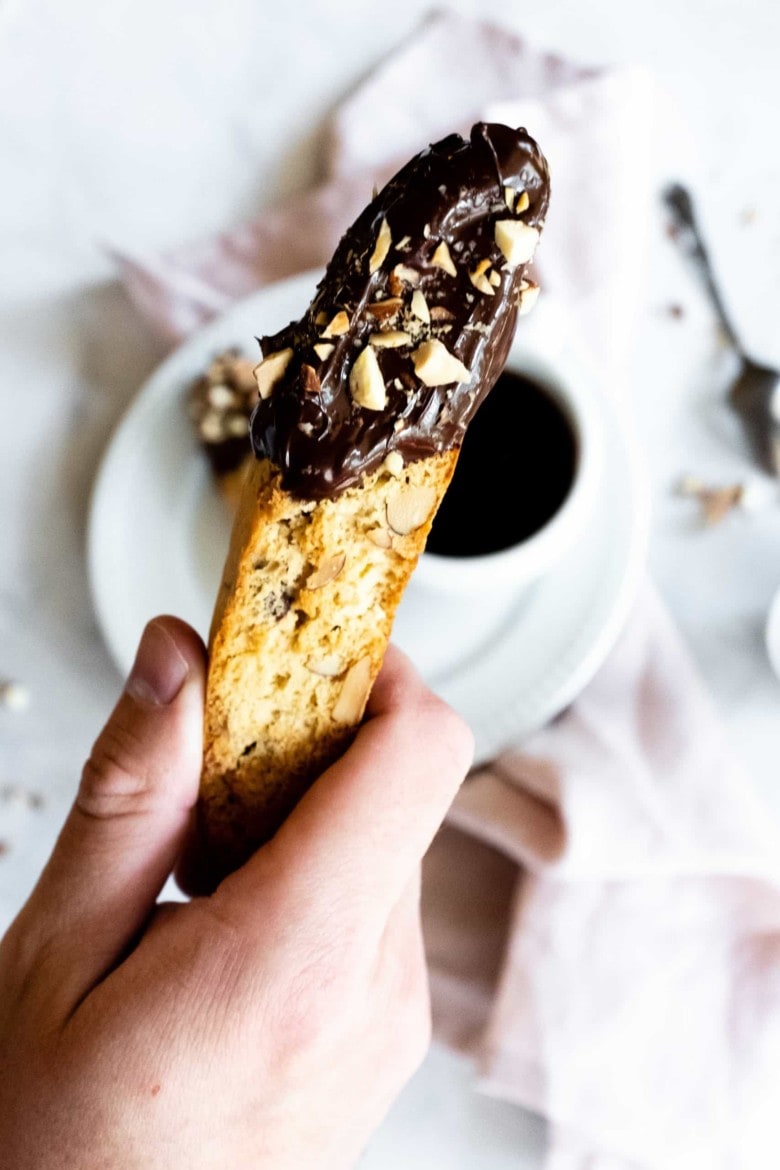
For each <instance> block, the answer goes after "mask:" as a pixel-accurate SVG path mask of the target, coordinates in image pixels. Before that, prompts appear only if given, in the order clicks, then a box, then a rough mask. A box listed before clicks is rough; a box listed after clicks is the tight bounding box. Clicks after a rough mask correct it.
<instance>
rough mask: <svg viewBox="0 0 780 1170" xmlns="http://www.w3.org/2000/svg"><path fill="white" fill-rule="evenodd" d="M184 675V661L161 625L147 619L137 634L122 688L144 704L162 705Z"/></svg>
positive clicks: (169, 699)
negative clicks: (136, 641)
mask: <svg viewBox="0 0 780 1170" xmlns="http://www.w3.org/2000/svg"><path fill="white" fill-rule="evenodd" d="M188 674H189V666H188V664H187V660H186V658H184V656H183V655H182V653H181V652H180V650H179V648H178V646H177V645H176V643H175V641H174V640H173V638H172V637H171V635H170V634H169V633H168V631H167V630H166V629H165V626H162V625H160V624H159V623H158V622H150V623H149V625H148V626H147V627H146V629H145V630H144V632H143V635H142V637H141V644H140V646H139V647H138V653H137V654H136V656H135V662H134V663H133V669H132V670H131V671H130V677H129V678H128V680H127V686H126V687H125V690H126V691H127V692H128V694H131V695H132V696H133V697H134V698H136V699H141V700H142V701H143V702H144V703H155V704H156V705H157V706H162V707H164V706H167V704H168V703H172V702H173V700H174V699H175V698H176V696H177V695H178V693H179V691H180V690H181V688H182V687H183V686H184V680H185V679H186V677H187V675H188Z"/></svg>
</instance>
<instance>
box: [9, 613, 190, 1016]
mask: <svg viewBox="0 0 780 1170" xmlns="http://www.w3.org/2000/svg"><path fill="white" fill-rule="evenodd" d="M204 676H205V651H204V648H203V643H202V642H201V640H200V638H199V637H198V635H197V634H196V633H195V632H194V630H192V629H190V627H189V626H187V625H185V624H184V622H181V621H178V620H177V619H176V618H170V617H162V618H155V619H154V621H152V622H150V623H149V625H148V626H147V627H146V629H145V630H144V633H143V636H142V638H141V643H140V646H139V648H138V653H137V655H136V659H135V663H134V664H133V668H132V670H131V672H130V677H129V678H128V681H127V685H126V686H125V690H124V692H123V694H122V695H121V697H120V699H119V702H118V703H117V705H116V707H115V708H114V711H113V713H112V715H111V717H110V719H109V720H108V723H107V724H106V726H105V727H104V728H103V731H102V732H101V733H100V735H99V737H98V739H97V741H96V743H95V746H94V747H93V749H92V753H91V755H90V758H89V760H88V761H87V764H86V765H85V767H84V772H83V775H82V779H81V785H80V787H79V791H78V795H77V797H76V800H75V803H74V805H73V808H72V809H71V812H70V814H69V816H68V818H67V820H66V822H65V825H64V826H63V829H62V832H61V834H60V837H59V840H58V841H57V844H56V846H55V848H54V852H53V854H52V856H51V858H50V860H49V863H48V865H47V866H46V868H45V870H44V872H43V874H42V875H41V878H40V881H39V882H38V885H37V886H36V888H35V891H34V892H33V895H32V897H31V899H30V901H29V902H28V904H27V906H26V907H25V909H24V911H23V914H22V918H23V919H24V921H23V922H20V923H19V924H18V925H19V926H20V928H21V929H22V930H23V931H24V932H25V934H26V935H27V938H26V944H27V945H26V947H25V950H27V951H28V952H29V951H30V950H31V952H32V957H34V955H35V952H36V950H37V949H39V948H40V949H42V950H43V952H44V953H45V955H46V956H47V957H48V958H49V959H50V960H51V961H53V962H56V963H57V966H58V969H59V971H60V972H61V975H62V979H61V980H60V990H61V993H62V994H63V995H64V996H65V997H66V998H69V999H70V1000H71V1002H76V1001H78V1000H79V999H80V998H81V997H82V996H83V995H84V994H85V992H86V991H87V990H89V988H90V987H92V986H93V985H94V984H95V983H96V982H97V981H98V980H99V979H100V978H101V977H102V976H103V975H104V974H105V973H106V972H107V971H108V970H109V969H110V968H111V967H112V966H113V965H114V964H115V963H116V962H117V961H118V959H119V958H120V957H121V955H122V953H123V952H124V951H125V950H126V948H127V947H128V946H129V945H130V944H131V943H132V941H133V939H134V938H135V937H136V936H137V934H138V932H139V931H140V929H141V928H142V926H143V924H144V922H145V920H146V918H147V917H148V915H149V913H150V911H151V909H152V906H153V905H154V902H155V899H156V898H157V895H158V894H159V892H160V889H161V888H162V886H163V884H164V882H165V880H166V878H167V877H168V874H169V873H170V872H171V869H172V867H173V864H174V862H175V860H176V855H177V853H178V852H179V849H180V847H181V842H182V838H183V836H184V833H185V830H186V827H187V822H188V818H189V814H190V810H191V808H192V806H193V804H194V802H195V799H196V797H197V791H198V781H199V777H200V767H201V750H202V749H201V744H202V723H203V690H204ZM63 980H64V981H65V983H66V984H67V986H63V985H62V981H63ZM58 998H59V997H58Z"/></svg>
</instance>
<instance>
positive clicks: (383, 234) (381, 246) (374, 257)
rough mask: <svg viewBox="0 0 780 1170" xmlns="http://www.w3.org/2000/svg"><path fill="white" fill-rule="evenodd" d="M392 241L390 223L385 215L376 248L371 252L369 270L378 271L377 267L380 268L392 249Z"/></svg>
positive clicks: (380, 226)
mask: <svg viewBox="0 0 780 1170" xmlns="http://www.w3.org/2000/svg"><path fill="white" fill-rule="evenodd" d="M392 242H393V237H392V236H391V234H390V225H389V224H388V222H387V220H386V219H385V218H384V217H383V219H382V222H381V224H380V225H379V233H378V235H377V237H376V244H375V245H374V250H373V252H372V253H371V259H370V260H369V262H368V271H369V272H376V270H377V268H379V267H380V266H381V265H382V264H383V263H384V260H385V257H386V256H387V253H388V252H389V251H390V245H391V244H392Z"/></svg>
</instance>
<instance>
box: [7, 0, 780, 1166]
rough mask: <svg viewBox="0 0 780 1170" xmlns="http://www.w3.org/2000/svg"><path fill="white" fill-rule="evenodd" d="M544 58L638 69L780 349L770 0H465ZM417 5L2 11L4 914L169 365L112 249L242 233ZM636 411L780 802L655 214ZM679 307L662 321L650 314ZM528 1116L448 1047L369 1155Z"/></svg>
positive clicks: (514, 1155) (737, 289) (114, 682)
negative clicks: (23, 702) (113, 455)
mask: <svg viewBox="0 0 780 1170" xmlns="http://www.w3.org/2000/svg"><path fill="white" fill-rule="evenodd" d="M452 7H454V8H456V9H459V10H461V11H463V12H468V13H472V14H475V13H477V12H479V13H480V14H482V15H492V16H494V17H496V18H500V19H502V20H503V21H504V22H505V23H508V24H510V25H512V26H513V27H515V28H517V29H518V30H519V31H521V32H523V33H524V34H525V35H527V36H528V37H530V38H531V39H532V40H534V41H535V42H537V43H538V44H540V45H545V46H549V47H552V48H557V49H558V50H559V51H561V52H564V53H568V54H571V55H574V56H576V57H578V58H580V59H585V60H589V61H592V62H609V61H631V60H638V61H642V62H644V63H645V64H647V65H648V66H650V67H651V68H652V69H653V70H654V71H655V72H656V73H657V74H658V76H659V77H660V78H661V80H662V81H663V82H664V83H665V85H666V87H667V88H668V90H669V91H670V93H671V94H672V96H673V98H674V99H675V101H676V102H677V104H678V107H679V110H680V115H681V117H682V118H684V119H686V120H687V122H688V123H689V126H690V129H691V141H692V142H693V143H695V144H696V147H695V152H694V156H692V157H691V159H690V160H689V162H688V169H689V171H690V173H691V174H693V175H694V176H695V177H696V179H697V190H698V191H699V193H700V196H701V202H702V212H703V216H704V219H705V222H706V226H707V229H708V231H709V233H710V235H711V238H712V246H713V252H714V254H715V256H716V259H717V261H718V263H719V265H720V268H721V271H722V273H723V276H724V278H725V281H726V287H727V290H728V294H729V296H730V298H731V300H732V303H733V306H734V310H735V313H736V315H737V317H738V319H739V321H740V323H741V324H742V326H743V328H744V330H745V334H746V336H747V338H748V340H749V342H750V344H751V345H752V346H753V347H754V348H755V350H756V351H757V352H758V353H759V354H760V355H761V356H763V357H764V358H774V359H775V360H776V361H777V362H778V363H780V340H778V338H780V334H778V330H777V326H776V314H777V308H778V302H779V300H780V297H779V295H778V294H780V219H779V218H778V213H777V208H778V207H779V206H780V162H778V153H777V147H776V119H777V112H778V109H780V73H778V70H777V68H776V52H777V45H778V43H780V35H779V34H780V27H779V26H780V21H779V18H778V9H777V6H776V5H775V4H774V0H742V2H741V3H739V4H737V3H734V2H732V0H688V3H687V4H685V5H683V4H680V3H679V0H674V2H672V0H654V2H650V0H635V2H634V3H633V4H631V5H630V6H628V5H625V4H623V3H620V0H590V2H589V3H588V4H587V5H582V4H576V3H574V2H573V0H544V3H542V2H541V0H528V2H527V3H525V4H523V5H519V4H507V3H506V0H481V3H479V4H478V3H476V2H474V3H468V2H466V0H461V2H459V3H455V4H453V5H452ZM426 9H427V5H425V4H420V3H416V2H414V0H394V2H393V3H392V4H391V5H380V4H373V3H372V4H365V3H357V2H356V0H329V3H327V4H325V3H321V4H317V3H316V2H315V0H299V3H297V4H295V5H286V6H283V5H277V6H274V8H273V15H268V14H267V13H269V12H270V11H271V7H270V6H267V5H264V4H263V5H261V4H258V3H257V2H256V0H221V2H219V3H218V2H217V0H166V2H165V3H164V4H160V3H159V0H155V2H153V0H114V2H113V3H111V4H104V5H98V4H95V3H94V2H93V0H71V2H70V3H69V4H68V5H61V4H56V3H55V2H54V0H5V3H4V4H0V158H1V159H2V160H3V161H2V182H1V183H0V273H1V274H2V279H0V403H2V418H3V425H2V428H0V491H1V492H2V497H1V500H2V502H1V503H0V675H9V676H12V677H18V678H20V679H22V680H23V681H24V682H25V683H26V684H27V685H28V686H29V688H30V690H31V693H32V700H33V701H32V704H31V707H30V709H29V711H28V712H26V713H24V714H12V713H10V712H7V711H0V788H2V789H3V790H4V792H6V796H7V794H8V793H7V788H8V786H11V788H13V787H14V786H22V788H23V789H25V790H26V791H28V792H34V793H40V794H41V795H42V796H43V797H44V798H45V806H44V808H42V809H40V808H31V807H29V806H28V804H27V803H26V801H25V800H24V799H21V798H20V797H19V794H17V797H16V798H15V799H4V800H2V801H0V839H2V840H3V841H4V842H6V843H7V846H8V851H7V852H6V853H5V854H4V855H2V856H0V925H2V924H3V923H4V922H5V921H7V920H8V918H9V917H10V916H11V914H12V913H13V912H14V909H15V908H16V907H17V906H18V904H19V903H20V901H21V900H22V899H23V897H24V895H25V894H26V892H27V890H28V889H29V887H30V885H31V883H32V882H33V880H34V878H35V875H36V873H37V871H38V870H39V868H40V866H41V864H42V862H43V860H44V858H45V856H46V854H47V852H48V850H49V848H50V845H51V842H52V839H53V836H54V833H55V832H56V827H57V825H58V823H59V822H60V820H61V818H62V816H63V814H64V812H65V809H66V807H67V805H68V802H69V801H70V799H71V796H72V793H73V788H74V784H75V782H76V777H77V774H78V771H79V766H80V761H81V760H82V758H83V756H84V754H85V752H86V750H87V749H88V747H89V743H90V739H91V737H92V736H93V735H94V734H95V732H96V730H97V728H98V726H99V724H100V722H101V721H102V719H103V718H104V716H105V715H106V713H107V711H108V709H109V707H110V705H111V703H112V701H113V696H114V694H115V692H116V690H117V687H118V685H119V680H118V678H117V677H116V675H115V673H114V670H113V668H112V666H111V664H110V662H109V660H108V657H107V655H106V653H105V651H104V649H103V647H102V645H101V641H100V637H99V634H98V632H97V630H96V628H95V623H94V619H93V616H92V612H91V609H90V604H89V597H88V591H87V581H86V575H85V568H84V559H83V542H84V524H85V509H86V504H87V500H88V495H89V488H90V483H91V480H92V476H93V473H94V470H95V467H96V464H97V461H98V459H99V456H100V452H101V450H102V448H103V446H104V444H105V441H106V438H107V436H108V434H109V432H110V429H111V427H112V425H113V424H114V422H115V421H116V419H117V418H118V417H119V415H120V414H121V412H122V410H123V408H124V406H125V405H126V403H127V402H128V400H129V398H130V396H131V395H132V393H133V391H134V389H135V388H136V387H137V385H138V384H139V382H140V381H141V379H142V378H143V377H144V376H145V375H146V374H147V373H148V372H149V371H150V370H151V369H152V368H153V366H154V365H155V363H156V361H157V360H158V358H159V356H160V352H159V349H158V348H157V346H156V345H155V343H154V342H152V341H151V340H150V338H149V337H148V335H147V333H146V332H145V331H144V329H143V327H142V326H141V325H140V323H139V322H138V321H137V320H136V319H135V318H134V316H133V315H132V313H131V312H130V311H129V310H128V308H127V305H126V303H125V301H124V299H123V296H122V293H121V291H120V290H119V289H118V287H117V285H116V283H115V281H114V275H113V272H112V268H111V264H110V262H109V261H108V259H107V258H106V255H105V252H104V250H103V245H104V244H105V243H106V242H107V241H116V242H119V243H122V244H124V245H126V246H128V247H131V248H147V247H148V248H155V247H164V246H168V245H171V244H173V243H176V242H181V241H183V240H185V239H188V238H192V237H197V236H199V235H201V234H203V233H206V232H210V231H212V230H215V229H217V228H219V227H221V226H222V225H223V224H226V223H235V222H238V221H240V220H241V219H242V218H243V217H245V216H246V215H247V214H249V213H251V212H253V211H255V210H256V209H258V208H260V207H261V206H262V204H263V202H264V201H266V200H267V199H269V198H271V197H273V196H275V195H278V194H280V193H284V192H288V191H291V190H294V189H296V188H298V187H300V186H301V185H302V184H305V183H307V182H308V181H310V180H311V179H312V177H313V176H315V175H316V173H317V169H318V136H317V130H318V127H319V125H320V124H321V119H322V117H323V115H324V113H325V112H326V111H327V109H328V108H329V107H330V106H331V105H332V104H333V103H334V102H335V101H336V100H337V99H338V97H339V96H340V95H341V94H343V93H344V92H345V90H347V89H348V88H349V87H350V86H351V85H353V84H354V82H355V81H356V80H357V79H358V78H359V77H360V76H361V75H362V74H363V73H364V72H365V71H366V70H367V69H368V68H369V67H370V66H371V64H372V62H374V61H376V60H377V59H378V58H379V57H380V56H381V55H382V54H383V53H384V52H385V51H386V50H387V49H389V48H390V47H392V46H393V45H394V44H396V43H397V42H398V41H399V40H400V39H401V38H402V37H403V36H404V35H405V34H406V33H407V32H408V31H409V30H410V29H411V28H412V27H413V26H414V25H415V23H416V22H417V21H418V20H419V19H420V18H421V16H422V15H423V14H424V12H425V11H426ZM652 238H653V249H652V255H651V261H650V267H649V270H648V273H647V282H646V293H645V298H644V304H643V305H642V309H641V314H640V317H639V321H638V332H637V341H636V345H635V349H634V359H633V362H632V368H631V373H630V378H629V385H628V386H627V394H628V399H629V402H630V404H631V407H632V410H633V412H634V416H635V418H636V420H637V422H638V424H639V427H640V433H641V435H642V437H643V441H644V447H645V450H646V454H647V460H648V463H649V466H650V471H651V477H652V483H653V495H654V504H655V520H654V534H653V542H652V549H651V562H652V570H653V573H654V575H655V578H656V580H657V582H658V584H659V585H660V587H661V590H662V592H663V594H664V596H665V597H666V600H667V602H668V603H669V605H670V607H671V609H672V611H673V613H674V615H675V617H676V619H677V621H678V623H679V625H680V627H681V628H682V630H683V631H684V633H685V635H686V638H687V640H688V642H689V644H690V646H691V649H692V651H693V653H694V655H695V657H696V659H697V661H698V663H699V665H700V667H701V670H702V672H703V674H704V676H705V678H706V679H707V681H708V683H709V685H710V687H711V689H712V692H713V695H714V698H715V701H716V702H717V703H718V704H719V706H720V708H721V710H722V712H723V718H724V720H725V721H726V723H727V725H728V727H729V729H730V732H731V736H732V740H733V742H734V744H735V746H736V747H737V748H738V750H739V752H740V753H741V755H742V757H743V759H744V760H745V762H746V764H747V765H748V767H749V769H750V771H751V773H752V775H753V777H754V778H755V780H756V782H757V783H758V784H759V785H760V787H761V789H762V790H763V792H764V793H765V795H766V798H767V802H768V805H769V806H770V808H771V809H772V810H773V812H774V814H775V815H778V816H780V783H778V780H777V767H776V760H777V758H778V756H780V718H778V715H780V684H778V683H777V681H776V680H775V679H774V677H773V676H772V674H771V672H770V670H769V666H768V662H767V658H766V654H765V652H764V648H763V644H762V628H763V622H764V618H765V614H766V611H767V607H768V603H769V600H770V598H771V595H772V593H773V591H774V589H775V588H776V587H777V586H778V585H780V508H775V509H773V510H769V511H767V512H764V513H761V514H759V515H756V516H754V517H750V518H746V517H737V516H735V517H732V518H729V520H727V522H725V523H724V524H723V525H722V526H721V527H720V528H718V529H715V530H712V531H701V530H699V529H698V528H697V527H696V526H695V524H693V522H692V519H691V514H692V513H691V509H690V507H689V506H688V505H687V503H685V502H681V501H680V500H677V499H675V498H674V497H673V496H672V495H671V493H670V486H671V484H672V483H673V481H674V480H675V479H676V478H677V477H678V476H679V474H680V473H682V472H695V473H699V474H701V475H702V476H711V477H712V479H714V480H719V481H726V480H729V479H731V478H736V479H739V478H742V477H743V476H744V475H745V474H746V472H747V471H748V463H747V461H746V458H745V455H744V452H743V449H742V447H741V443H740V438H739V435H738V432H737V431H736V428H735V426H734V423H733V422H732V420H731V418H730V417H729V416H728V414H727V412H726V411H725V410H724V409H723V407H722V405H721V402H722V395H723V389H724V386H725V383H726V380H727V377H728V365H729V363H728V360H727V358H726V356H725V355H724V353H723V351H722V350H720V349H719V346H718V341H717V334H716V331H715V329H714V326H713V321H712V318H711V315H710V313H709V311H708V310H707V308H706V306H705V305H704V303H703V301H702V299H701V297H700V295H699V293H698V291H697V288H696V286H695V284H694V283H693V281H692V279H691V278H690V276H689V274H688V273H687V271H686V270H685V268H684V266H683V265H682V264H681V262H680V261H679V259H678V257H677V256H676V254H675V252H674V250H673V248H672V246H671V245H670V243H669V241H668V240H667V239H666V238H665V235H664V233H663V229H662V226H661V219H660V215H659V221H658V224H657V225H654V227H653V231H652ZM671 303H679V304H681V305H682V306H683V307H684V310H685V313H684V316H683V317H682V318H681V319H674V318H672V317H671V316H670V315H669V314H668V312H666V311H665V310H666V308H667V307H668V306H669V304H671ZM542 1148H543V1127H542V1126H541V1124H540V1123H539V1122H537V1121H535V1120H534V1119H529V1118H527V1117H526V1116H525V1115H524V1114H522V1113H521V1112H520V1111H518V1110H515V1109H513V1108H512V1107H510V1106H507V1105H504V1104H501V1103H497V1102H492V1101H487V1100H485V1099H484V1098H481V1097H479V1096H478V1095H477V1094H476V1093H475V1092H474V1091H473V1089H472V1087H471V1080H470V1072H469V1070H468V1069H467V1068H466V1067H465V1066H464V1065H463V1064H462V1063H461V1062H459V1061H456V1060H454V1059H453V1058H452V1057H450V1056H448V1055H447V1054H445V1053H443V1052H439V1051H435V1052H434V1053H432V1055H431V1057H430V1059H429V1061H428V1062H427V1064H426V1065H425V1067H424V1068H423V1070H422V1071H421V1073H420V1074H419V1075H418V1077H417V1078H416V1079H415V1081H414V1082H413V1083H412V1085H411V1086H410V1087H409V1089H408V1090H407V1092H406V1093H405V1095H404V1096H403V1097H402V1099H401V1101H400V1102H399V1103H398V1105H397V1106H396V1108H395V1109H394V1111H393V1113H392V1114H391V1116H390V1118H389V1119H388V1122H387V1123H386V1125H385V1127H384V1128H383V1130H382V1131H381V1132H380V1134H379V1135H377V1137H376V1139H375V1141H374V1142H373V1144H372V1146H371V1148H370V1149H369V1151H368V1153H367V1154H366V1157H365V1162H364V1164H365V1165H366V1166H367V1167H371V1168H372V1170H380V1168H383V1167H390V1166H397V1165H398V1164H400V1163H403V1164H404V1165H405V1166H407V1167H409V1170H416V1168H417V1167H420V1168H422V1167H430V1166H434V1165H435V1166H449V1167H453V1168H455V1170H467V1168H472V1167H473V1168H476V1167H478V1166H479V1167H496V1168H499V1167H504V1166H506V1167H509V1166H513V1167H523V1166H526V1165H528V1166H531V1165H538V1164H539V1161H540V1158H541V1151H542Z"/></svg>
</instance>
